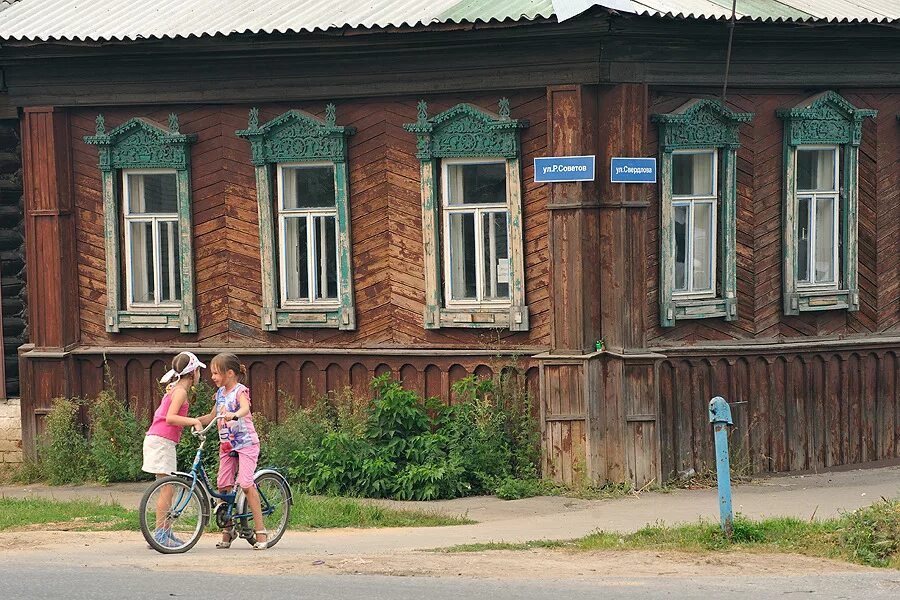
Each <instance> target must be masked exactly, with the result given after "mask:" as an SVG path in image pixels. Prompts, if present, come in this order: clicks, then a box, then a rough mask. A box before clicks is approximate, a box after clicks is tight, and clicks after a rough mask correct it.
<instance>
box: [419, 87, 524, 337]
mask: <svg viewBox="0 0 900 600" xmlns="http://www.w3.org/2000/svg"><path fill="white" fill-rule="evenodd" d="M418 117H419V118H418V120H417V121H416V122H415V123H408V124H406V125H404V128H405V129H406V130H407V131H410V132H412V133H415V134H416V135H417V137H418V145H417V148H418V152H417V156H418V158H419V160H420V163H421V169H420V176H421V180H422V228H423V236H424V242H425V257H424V258H425V265H424V267H425V299H426V306H425V314H424V320H425V328H426V329H438V328H441V327H492V328H505V329H510V330H512V331H527V330H528V306H527V305H526V304H525V286H524V281H525V273H524V259H523V248H522V190H521V175H520V171H521V166H520V164H519V130H520V129H521V128H523V127H527V125H528V124H527V123H526V122H524V121H517V120H513V119H511V118H510V116H509V102H508V101H507V100H506V99H501V101H500V110H499V113H498V114H493V113H489V112H487V111H484V110H482V109H480V108H476V107H474V106H471V105H468V104H458V105H456V106H454V107H453V108H450V109H449V110H446V111H444V112H442V113H440V114H439V115H436V116H434V117H431V118H429V117H428V107H427V105H426V104H425V102H424V101H423V102H419V106H418Z"/></svg>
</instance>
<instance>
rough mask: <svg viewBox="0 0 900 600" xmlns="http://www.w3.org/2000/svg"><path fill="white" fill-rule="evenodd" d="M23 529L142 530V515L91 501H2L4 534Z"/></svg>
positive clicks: (0, 522)
mask: <svg viewBox="0 0 900 600" xmlns="http://www.w3.org/2000/svg"><path fill="white" fill-rule="evenodd" d="M36 526H45V527H36ZM23 527H32V528H35V529H41V528H46V529H55V530H60V529H65V530H75V531H123V530H127V531H131V530H136V529H140V525H139V521H138V512H137V511H136V510H128V509H126V508H122V506H120V505H118V504H108V503H107V504H101V503H99V502H90V501H87V500H76V501H71V502H60V501H57V500H42V499H27V500H23V499H19V498H0V531H4V530H7V529H19V528H23Z"/></svg>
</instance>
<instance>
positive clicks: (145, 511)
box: [140, 476, 209, 554]
mask: <svg viewBox="0 0 900 600" xmlns="http://www.w3.org/2000/svg"><path fill="white" fill-rule="evenodd" d="M203 500H204V495H203V494H202V492H200V490H198V489H192V483H191V481H190V480H187V479H184V478H183V477H177V476H172V477H164V478H162V479H157V480H156V481H155V482H154V483H153V484H152V485H151V486H150V487H149V488H148V489H147V491H146V492H144V496H143V497H142V498H141V505H140V520H141V533H143V534H144V539H145V540H147V543H148V544H150V547H151V548H153V549H154V550H156V551H157V552H162V553H163V554H178V553H181V552H187V551H188V550H190V549H191V548H193V547H194V544H196V543H197V542H198V541H199V540H200V537H201V536H202V535H203V530H204V529H205V528H206V523H207V521H208V520H209V506H208V505H206V504H205V503H204V501H203Z"/></svg>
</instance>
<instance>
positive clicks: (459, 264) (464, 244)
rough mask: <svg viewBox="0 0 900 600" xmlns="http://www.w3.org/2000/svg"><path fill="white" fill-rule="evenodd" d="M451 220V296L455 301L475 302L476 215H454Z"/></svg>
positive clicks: (450, 216) (466, 213)
mask: <svg viewBox="0 0 900 600" xmlns="http://www.w3.org/2000/svg"><path fill="white" fill-rule="evenodd" d="M449 218H450V239H449V246H450V265H449V266H450V294H451V297H452V298H453V299H454V300H475V299H477V297H478V296H477V288H476V278H475V277H476V276H475V266H476V265H477V264H478V261H477V260H476V256H475V253H476V249H475V213H471V212H460V213H453V214H451V215H449Z"/></svg>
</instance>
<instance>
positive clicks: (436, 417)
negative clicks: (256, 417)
mask: <svg viewBox="0 0 900 600" xmlns="http://www.w3.org/2000/svg"><path fill="white" fill-rule="evenodd" d="M515 375H516V373H514V372H510V371H507V372H505V373H504V374H503V375H502V376H500V377H497V378H495V379H490V380H488V379H482V380H479V379H478V378H476V377H474V376H473V377H467V378H465V379H463V380H462V381H459V382H457V384H455V385H454V388H453V393H454V395H455V396H456V398H457V400H458V402H457V403H456V404H454V405H453V406H450V407H447V406H445V405H443V404H442V403H440V402H439V401H437V400H434V399H431V400H427V401H424V402H423V401H422V399H421V398H420V397H419V396H418V395H417V394H416V393H415V392H412V391H410V390H407V389H405V388H403V386H402V385H401V384H400V383H399V382H397V381H395V380H393V379H391V378H390V376H388V375H382V376H380V377H377V378H375V380H373V382H372V392H373V398H372V400H371V402H369V403H362V402H358V399H356V398H354V397H353V395H352V393H350V392H349V391H345V392H344V393H343V394H341V395H339V396H334V395H331V396H328V397H325V398H321V399H320V400H319V401H318V402H317V403H316V404H315V406H314V407H313V408H310V409H297V408H295V407H291V409H290V410H289V411H288V413H287V415H286V418H285V420H284V421H283V422H282V423H279V424H277V425H272V424H271V423H268V422H263V425H262V429H263V430H264V431H265V433H264V434H263V435H262V438H261V439H262V440H263V441H264V448H265V449H264V454H265V457H266V459H267V460H270V461H273V462H274V463H275V464H276V465H280V466H282V467H284V468H286V470H287V472H288V475H289V476H290V477H291V479H292V480H294V481H296V482H297V483H299V484H300V485H301V486H303V488H304V489H305V491H307V492H308V493H312V494H331V495H349V496H368V497H381V498H397V499H403V500H431V499H437V498H455V497H458V496H464V495H470V494H482V493H493V492H495V491H496V490H498V488H499V487H500V486H501V485H503V484H506V485H507V487H509V486H514V485H515V484H510V483H508V482H509V481H511V480H514V479H516V478H526V479H530V480H536V478H537V464H538V462H537V461H538V458H539V445H538V437H537V427H536V426H535V423H534V421H533V419H532V418H531V412H530V403H529V399H528V395H527V393H526V392H525V389H524V386H522V385H521V383H519V381H518V379H519V378H517V377H515ZM510 493H511V492H510Z"/></svg>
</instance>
